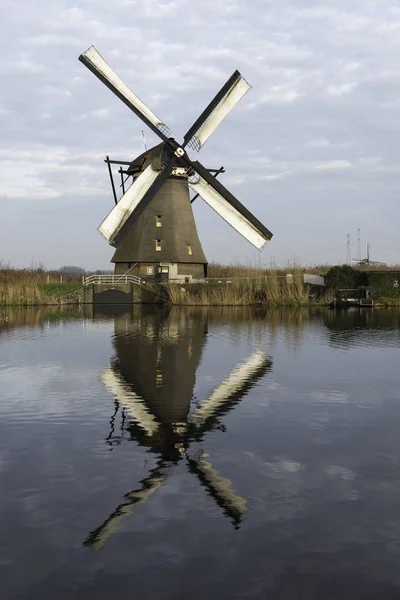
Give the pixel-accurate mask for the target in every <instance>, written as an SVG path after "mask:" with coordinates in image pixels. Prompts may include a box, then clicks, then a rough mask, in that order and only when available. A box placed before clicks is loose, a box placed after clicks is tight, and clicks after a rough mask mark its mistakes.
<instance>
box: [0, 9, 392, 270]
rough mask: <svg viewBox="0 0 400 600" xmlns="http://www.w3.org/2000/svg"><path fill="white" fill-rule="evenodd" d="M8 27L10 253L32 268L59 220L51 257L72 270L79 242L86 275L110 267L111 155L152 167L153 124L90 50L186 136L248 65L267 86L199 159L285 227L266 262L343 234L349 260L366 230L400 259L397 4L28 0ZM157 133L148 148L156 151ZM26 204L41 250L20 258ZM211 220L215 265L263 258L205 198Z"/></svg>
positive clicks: (278, 227)
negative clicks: (101, 227)
mask: <svg viewBox="0 0 400 600" xmlns="http://www.w3.org/2000/svg"><path fill="white" fill-rule="evenodd" d="M3 14H4V16H3V19H2V22H1V25H0V28H1V31H0V34H1V35H0V47H1V50H2V57H3V58H2V63H1V65H0V71H1V76H2V83H3V85H2V97H1V99H0V120H1V123H2V138H1V141H0V150H1V153H0V160H1V167H2V182H1V187H0V219H2V220H3V222H7V228H6V231H4V232H2V236H1V237H0V239H1V240H2V241H1V242H0V257H4V259H6V260H9V261H11V262H12V263H16V264H17V263H18V264H24V263H29V262H30V259H31V253H32V250H31V249H32V246H33V244H36V245H37V244H38V241H37V240H38V237H39V235H40V236H41V238H40V239H43V240H45V239H46V237H47V239H48V240H50V238H49V236H50V233H49V232H52V231H54V229H55V228H56V227H57V223H56V220H58V219H59V217H58V216H57V210H59V211H60V214H62V215H63V221H64V224H65V233H63V231H61V232H60V235H59V238H58V239H59V243H58V244H57V247H56V248H55V249H54V252H52V253H51V256H50V257H49V253H48V252H47V251H45V250H43V251H44V252H45V254H44V255H43V256H38V257H37V259H38V260H42V261H43V262H45V263H46V264H47V265H48V266H49V267H50V266H57V265H58V264H62V263H69V262H71V261H70V260H69V258H70V253H71V252H72V249H71V244H70V232H71V231H75V232H76V237H77V239H78V240H81V241H77V242H76V244H78V245H79V244H80V243H81V244H82V246H81V248H80V250H81V253H80V255H81V256H82V261H83V262H85V261H87V264H83V266H93V267H94V266H98V267H99V268H102V267H103V268H106V267H107V266H108V264H107V262H108V259H109V257H110V256H111V254H112V249H109V248H108V247H107V245H106V244H105V243H103V241H102V240H99V239H98V234H97V232H96V227H97V225H98V223H99V222H100V221H101V219H102V218H103V217H104V216H105V214H107V212H108V211H109V209H110V207H111V205H112V198H111V190H110V188H109V182H108V174H107V171H106V169H105V166H104V163H103V159H104V156H105V155H106V154H110V155H111V157H115V158H121V159H122V160H126V159H130V158H133V157H134V156H136V155H137V154H139V153H140V152H141V151H142V150H143V141H142V137H141V130H142V129H143V124H142V123H141V122H140V121H139V119H137V118H136V117H135V116H134V115H132V114H131V113H130V111H129V110H128V109H127V108H126V107H125V106H124V105H123V104H122V103H121V102H120V101H119V100H118V99H117V98H116V97H115V96H113V95H112V94H111V93H110V92H109V90H108V89H106V88H105V86H103V85H102V84H101V83H100V82H99V81H98V80H96V78H94V77H93V76H92V74H91V73H90V72H89V71H87V70H86V69H85V68H84V67H83V65H82V64H81V63H79V62H78V60H77V57H78V55H79V53H80V52H82V51H84V50H85V49H86V48H87V47H88V46H90V45H91V44H94V45H95V46H96V47H97V48H98V49H99V51H100V52H101V53H102V54H103V55H104V57H105V58H106V59H107V60H108V62H109V63H110V64H111V65H112V67H113V68H114V69H115V70H116V71H117V73H118V74H120V75H121V77H122V78H123V79H124V81H126V83H127V84H128V85H129V86H130V87H131V88H132V89H133V90H134V91H135V93H136V94H137V95H138V96H139V97H140V98H141V99H142V100H143V101H144V102H146V103H148V104H149V106H150V108H151V109H152V110H154V111H155V112H156V114H157V115H159V116H160V118H161V119H163V120H164V121H165V122H166V123H167V124H168V126H169V127H170V128H171V129H172V131H174V133H175V135H176V137H177V139H180V137H181V136H182V135H183V134H184V133H185V131H186V130H187V129H188V128H189V127H190V125H191V124H192V123H193V122H194V121H195V119H196V118H197V116H198V115H199V113H200V112H201V111H202V110H203V109H204V107H205V106H206V105H207V103H208V102H209V101H210V99H211V98H212V97H213V95H214V94H215V93H216V92H217V90H218V89H219V88H220V87H221V85H222V84H223V83H224V81H225V80H226V79H227V77H228V76H229V75H230V74H231V73H232V72H233V70H234V69H236V68H238V69H239V70H240V71H241V72H242V73H243V75H244V76H245V77H246V79H247V80H248V81H249V82H250V83H251V85H252V86H253V87H252V90H251V91H250V92H249V93H248V94H247V95H246V96H245V97H244V98H243V100H242V101H241V103H240V104H239V105H238V107H236V109H235V110H234V111H233V112H232V114H231V115H229V117H228V118H227V119H226V121H224V123H223V124H222V125H221V126H220V127H219V129H218V130H217V131H216V132H215V133H214V134H213V136H212V138H210V140H209V141H208V142H207V144H206V146H205V148H204V149H203V150H202V152H201V155H200V156H199V158H200V160H201V161H202V162H203V163H204V164H205V165H206V166H209V167H216V166H217V167H218V166H220V165H221V164H223V165H224V166H225V168H226V171H227V172H226V174H225V175H224V176H222V178H221V181H223V182H225V183H226V184H228V185H229V186H230V189H231V191H232V192H233V193H234V194H236V195H237V196H238V198H239V199H240V200H241V201H242V202H244V203H245V204H246V206H248V207H249V208H250V210H252V211H254V213H255V214H256V216H257V217H258V218H259V219H260V220H261V221H263V222H265V224H266V226H267V227H268V228H270V229H271V230H272V231H273V232H274V234H275V235H274V238H273V240H272V242H271V243H270V244H268V246H267V249H266V250H265V251H264V254H263V257H262V261H263V262H269V261H270V258H271V257H272V256H274V258H275V260H277V261H279V260H280V259H282V260H284V259H285V257H286V255H290V256H291V255H292V254H293V252H295V253H296V254H297V255H299V256H300V258H301V254H302V249H304V248H307V247H309V240H310V239H313V243H314V245H315V248H316V249H318V247H321V248H323V247H329V246H334V245H337V242H338V240H340V239H342V241H343V247H345V245H346V234H347V232H348V231H354V232H356V230H357V228H358V227H361V228H362V235H363V237H365V238H367V237H368V236H370V235H371V234H372V233H373V234H374V239H375V240H376V244H377V245H379V242H380V240H381V238H382V239H383V242H382V243H384V245H387V246H393V247H397V246H398V243H397V228H396V227H395V226H394V223H395V222H396V221H397V220H398V217H399V208H398V201H397V195H398V194H397V189H398V176H399V169H398V165H399V159H400V151H399V146H398V136H399V131H398V130H399V129H400V101H399V98H400V77H399V75H400V65H399V62H398V56H399V50H400V36H399V29H400V23H399V15H400V13H399V10H398V7H396V6H394V5H393V3H392V2H390V1H388V0H379V1H378V0H371V1H370V2H368V3H367V4H362V3H352V4H351V3H348V2H344V0H337V2H335V3H333V2H328V3H325V4H320V3H319V4H318V3H315V2H313V1H311V0H279V1H278V0H271V1H270V2H268V9H266V4H265V2H262V1H261V0H254V2H252V8H251V10H249V7H248V6H247V5H246V3H243V2H240V1H239V0H229V1H227V0H198V2H194V1H193V0H174V1H172V0H148V1H147V2H139V1H136V0H121V1H120V2H118V4H117V5H113V4H110V3H109V2H106V0H77V2H75V4H74V5H73V6H71V4H70V3H68V2H67V0H58V1H57V2H56V3H55V2H50V1H49V0H38V1H37V2H35V3H32V4H27V3H26V1H25V0H15V2H13V3H9V4H8V5H7V8H6V10H5V11H3ZM127 14H134V16H135V18H134V21H130V20H127ZM183 23H184V26H183ZM145 134H146V142H147V144H148V145H152V144H155V143H157V141H158V140H157V138H156V137H155V136H154V134H153V133H152V132H149V131H147V130H146V129H145ZM377 197H379V203H377V201H376V199H377ZM338 198H340V200H338ZM12 200H15V201H16V202H17V203H18V208H19V211H21V209H25V210H27V211H29V212H31V211H39V212H40V214H41V219H40V222H39V221H38V222H37V223H36V228H37V229H36V232H35V236H38V237H33V235H34V234H33V233H30V232H29V230H27V232H26V235H24V242H23V243H20V244H18V248H15V244H13V240H15V236H16V235H17V234H18V232H19V231H20V230H21V229H20V228H21V221H20V218H21V217H19V216H18V215H21V212H18V211H17V210H15V207H14V206H13V204H12ZM331 203H334V204H335V207H336V210H335V215H334V216H333V217H332V218H331V219H330V220H329V223H326V222H323V219H322V216H321V215H322V214H323V213H324V211H325V209H326V207H327V206H329V205H330V204H331ZM341 203H342V204H341ZM196 204H197V202H196ZM382 205H384V206H385V214H383V211H382ZM77 206H79V207H81V209H80V212H79V214H80V219H79V222H78V221H77V219H76V216H75V212H74V211H75V210H76V208H75V207H77ZM346 206H351V209H346ZM66 207H70V209H71V210H70V212H69V213H67V212H66ZM83 207H85V209H83ZM89 207H90V210H89ZM322 207H324V210H323V211H321V208H322ZM341 207H343V210H342V209H341ZM195 212H196V217H197V219H198V227H199V233H200V237H201V239H202V241H203V243H204V247H205V251H206V255H207V256H208V258H209V259H210V260H219V261H228V262H231V261H233V260H234V259H236V260H240V261H242V262H245V261H246V260H247V259H249V260H253V258H254V259H257V260H258V254H257V252H253V250H252V248H251V247H250V246H249V245H248V244H247V243H246V242H244V241H242V240H241V239H240V238H238V236H237V234H236V233H235V232H234V231H230V229H228V228H225V229H224V227H225V224H224V223H222V222H221V220H220V219H219V218H218V216H217V215H215V214H214V213H212V214H211V211H208V209H207V208H206V207H201V203H200V202H199V203H198V206H196V207H195ZM289 213H290V215H291V218H290V219H288V214H289ZM316 215H319V218H317V217H316ZM299 222H302V223H307V226H306V227H305V226H302V227H299V226H298V224H299ZM0 224H1V221H0ZM67 232H68V233H67ZM221 236H222V237H223V239H224V240H226V241H225V242H224V243H222V242H221V241H219V242H218V241H217V240H218V238H219V237H221ZM354 237H355V234H354ZM76 244H75V246H76ZM101 244H103V246H101ZM47 246H48V244H45V243H43V246H41V245H40V244H39V245H37V248H38V249H39V248H42V247H43V249H45V248H47ZM232 247H234V248H235V257H233V256H232ZM99 248H101V250H99ZM75 250H76V252H77V253H78V250H79V248H75V247H74V251H75ZM38 251H39V250H38ZM40 251H41V250H40ZM343 252H344V251H343ZM343 252H340V253H339V254H338V261H340V262H341V261H342V259H343V258H342V255H344V254H343ZM323 258H324V257H323V256H321V260H323ZM382 258H383V259H385V258H387V259H388V260H392V259H393V260H395V258H394V257H392V256H385V253H382ZM96 260H100V261H102V263H101V264H94V262H95V261H96ZM89 263H90V265H89Z"/></svg>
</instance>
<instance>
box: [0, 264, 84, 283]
mask: <svg viewBox="0 0 400 600" xmlns="http://www.w3.org/2000/svg"><path fill="white" fill-rule="evenodd" d="M61 278H62V281H63V282H64V283H80V282H81V281H82V276H81V275H71V274H66V273H60V272H59V271H57V270H50V271H47V270H46V269H44V268H43V267H37V268H34V267H32V268H26V269H17V268H15V267H11V266H10V265H4V264H3V263H1V262H0V285H1V284H21V285H26V284H36V285H40V284H43V283H47V281H49V283H59V282H60V279H61Z"/></svg>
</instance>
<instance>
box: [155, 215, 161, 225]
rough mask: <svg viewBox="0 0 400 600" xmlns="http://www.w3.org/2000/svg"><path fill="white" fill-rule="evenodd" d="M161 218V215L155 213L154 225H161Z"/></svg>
mask: <svg viewBox="0 0 400 600" xmlns="http://www.w3.org/2000/svg"><path fill="white" fill-rule="evenodd" d="M161 219H162V215H157V216H156V227H161V226H162V222H161Z"/></svg>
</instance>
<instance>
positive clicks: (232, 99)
mask: <svg viewBox="0 0 400 600" xmlns="http://www.w3.org/2000/svg"><path fill="white" fill-rule="evenodd" d="M250 89H251V85H250V84H249V83H247V81H246V80H245V79H244V78H243V77H242V76H240V78H239V79H238V80H237V81H236V82H235V83H234V84H233V85H232V87H231V88H230V89H229V90H228V92H227V93H226V94H225V96H224V97H223V99H222V100H221V102H220V103H219V104H217V106H216V107H215V109H214V110H213V111H212V113H211V114H210V115H209V116H208V117H207V118H206V120H205V121H204V122H203V123H202V125H201V126H200V128H199V129H198V130H197V132H196V133H194V135H193V136H192V139H191V141H189V142H188V144H189V146H190V147H191V148H193V149H195V150H197V151H199V150H200V149H201V148H202V147H203V146H204V144H205V143H206V141H207V140H208V138H209V137H210V135H211V134H212V133H213V132H214V131H215V130H216V129H217V127H218V125H220V124H221V122H222V121H223V120H224V119H225V117H226V116H227V115H228V114H229V113H230V112H231V110H232V109H233V108H234V107H235V106H236V104H237V103H238V102H239V100H240V99H241V98H243V96H244V95H245V94H246V93H247V92H248V91H249V90H250Z"/></svg>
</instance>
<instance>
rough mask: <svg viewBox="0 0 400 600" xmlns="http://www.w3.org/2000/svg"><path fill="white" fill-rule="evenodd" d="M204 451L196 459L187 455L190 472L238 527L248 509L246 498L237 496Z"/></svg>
mask: <svg viewBox="0 0 400 600" xmlns="http://www.w3.org/2000/svg"><path fill="white" fill-rule="evenodd" d="M207 459H209V455H208V454H207V453H206V452H201V455H200V457H199V458H198V459H195V458H192V457H188V459H187V464H188V467H189V470H190V471H191V473H193V474H194V475H196V477H197V478H198V479H199V481H200V483H201V485H202V486H203V487H205V489H206V490H207V492H208V494H209V495H210V496H211V497H212V498H213V500H214V501H215V502H216V503H217V504H218V506H220V507H221V508H222V509H223V511H224V513H225V514H226V515H227V516H228V517H229V518H230V519H231V521H232V523H233V524H234V525H235V527H239V525H240V523H241V520H242V517H243V515H244V514H246V513H247V511H248V502H247V500H246V498H243V497H242V496H239V495H238V494H236V492H235V491H234V490H233V488H232V482H231V480H230V479H227V478H226V477H222V476H221V475H220V474H219V473H218V471H217V470H216V469H215V468H214V467H213V465H212V463H211V461H210V460H207Z"/></svg>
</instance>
